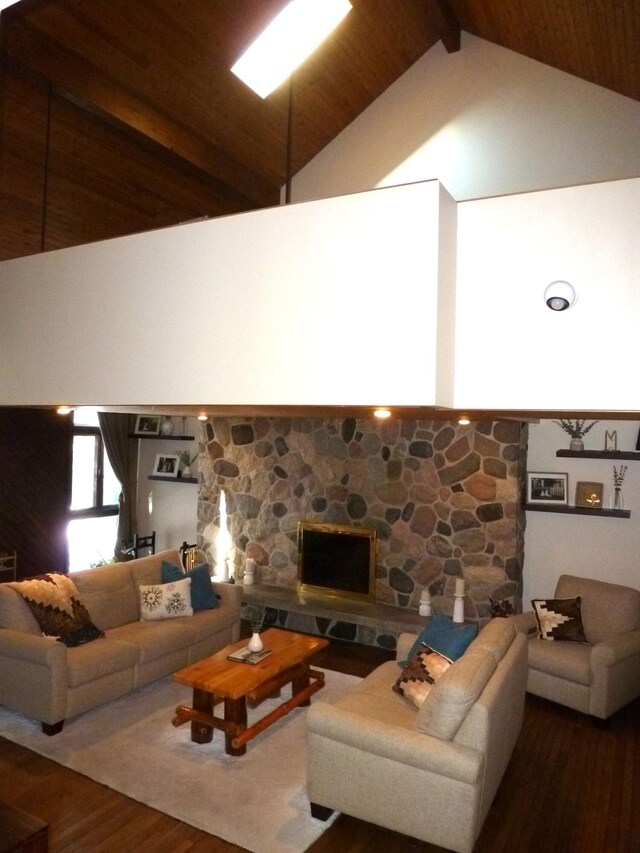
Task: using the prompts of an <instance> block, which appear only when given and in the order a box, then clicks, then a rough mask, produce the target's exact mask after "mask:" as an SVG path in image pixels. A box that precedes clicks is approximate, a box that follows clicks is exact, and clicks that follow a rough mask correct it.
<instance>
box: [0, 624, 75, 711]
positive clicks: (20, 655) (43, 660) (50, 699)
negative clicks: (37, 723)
mask: <svg viewBox="0 0 640 853" xmlns="http://www.w3.org/2000/svg"><path fill="white" fill-rule="evenodd" d="M0 704H2V705H6V706H7V707H8V708H13V709H14V710H16V711H19V712H20V713H21V714H25V715H26V716H28V717H32V718H33V719H34V720H41V721H42V722H43V723H49V724H56V723H59V722H60V721H62V720H64V718H65V716H66V709H67V647H66V646H65V645H64V643H59V642H58V641H57V640H56V639H54V638H53V637H42V636H37V635H34V634H28V633H26V632H24V631H14V630H13V629H11V628H2V629H0Z"/></svg>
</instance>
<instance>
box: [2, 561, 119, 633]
mask: <svg viewBox="0 0 640 853" xmlns="http://www.w3.org/2000/svg"><path fill="white" fill-rule="evenodd" d="M10 585H11V587H12V588H13V589H14V590H15V591H16V592H17V593H18V594H19V595H21V596H22V598H23V599H24V600H25V602H26V603H27V604H28V606H29V608H30V610H31V613H32V614H33V616H34V618H35V620H36V622H37V623H38V625H39V626H40V630H41V631H42V633H43V634H45V635H46V636H48V637H56V638H57V639H58V640H60V642H62V643H64V644H65V645H66V646H78V645H81V644H83V643H89V642H91V640H96V639H98V638H99V637H102V636H103V632H102V631H100V629H99V628H97V627H96V626H95V625H94V624H93V622H92V621H91V617H90V616H89V611H88V610H87V608H86V607H85V606H84V604H83V603H82V600H81V598H80V594H79V592H78V590H77V589H76V587H75V585H74V583H73V581H72V580H71V579H70V578H69V577H67V575H63V574H60V573H58V572H50V573H47V574H44V575H37V576H36V577H33V578H29V579H28V580H23V581H14V582H12V583H11V584H10Z"/></svg>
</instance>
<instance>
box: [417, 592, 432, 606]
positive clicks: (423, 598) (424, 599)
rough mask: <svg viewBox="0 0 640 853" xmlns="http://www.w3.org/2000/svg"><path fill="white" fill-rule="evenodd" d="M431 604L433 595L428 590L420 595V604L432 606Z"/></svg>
mask: <svg viewBox="0 0 640 853" xmlns="http://www.w3.org/2000/svg"><path fill="white" fill-rule="evenodd" d="M430 603H431V594H430V593H429V590H428V589H423V590H422V593H421V595H420V604H430Z"/></svg>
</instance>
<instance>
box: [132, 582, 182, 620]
mask: <svg viewBox="0 0 640 853" xmlns="http://www.w3.org/2000/svg"><path fill="white" fill-rule="evenodd" d="M190 588H191V578H190V577H185V578H183V579H182V580H180V581H172V582H171V583H166V584H157V585H156V584H154V585H152V586H140V587H139V592H140V618H141V619H142V620H143V621H145V622H155V621H157V620H159V619H175V618H176V617H178V616H193V608H192V607H191V591H190Z"/></svg>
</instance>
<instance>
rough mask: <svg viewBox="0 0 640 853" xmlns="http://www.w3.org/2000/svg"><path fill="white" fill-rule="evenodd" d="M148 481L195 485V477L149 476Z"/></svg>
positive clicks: (196, 479)
mask: <svg viewBox="0 0 640 853" xmlns="http://www.w3.org/2000/svg"><path fill="white" fill-rule="evenodd" d="M148 479H149V480H159V481H160V482H162V483H197V482H198V478H197V477H160V476H159V475H158V474H149V477H148Z"/></svg>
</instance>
